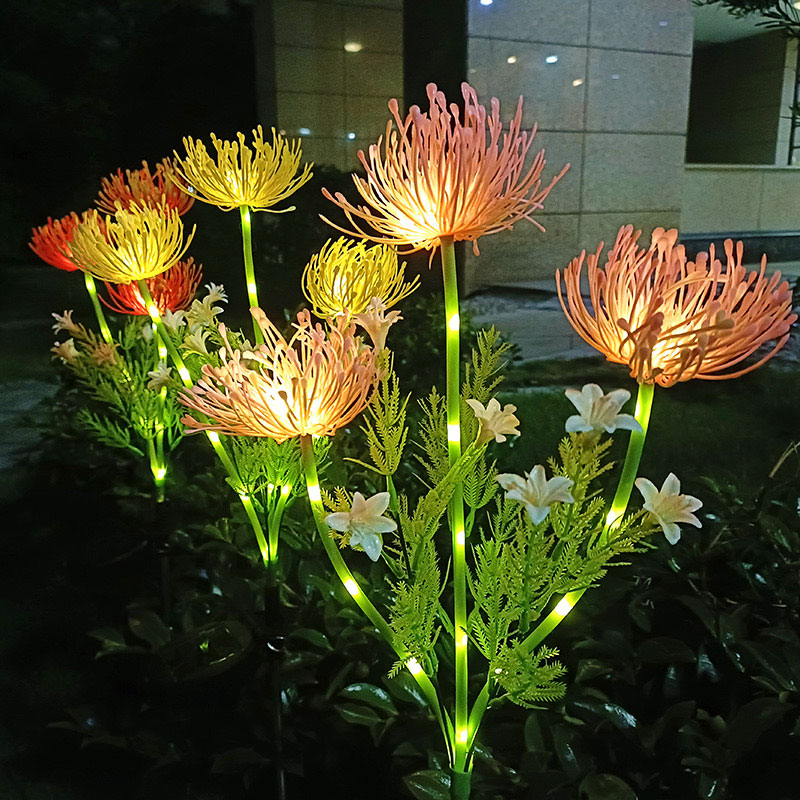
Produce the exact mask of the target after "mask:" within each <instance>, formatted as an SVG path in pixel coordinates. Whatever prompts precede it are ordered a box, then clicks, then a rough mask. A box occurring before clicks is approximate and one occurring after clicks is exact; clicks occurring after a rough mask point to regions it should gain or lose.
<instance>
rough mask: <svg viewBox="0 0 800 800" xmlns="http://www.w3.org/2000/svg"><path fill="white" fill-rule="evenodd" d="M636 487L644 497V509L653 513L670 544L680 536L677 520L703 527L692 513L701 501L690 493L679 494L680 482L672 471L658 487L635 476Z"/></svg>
mask: <svg viewBox="0 0 800 800" xmlns="http://www.w3.org/2000/svg"><path fill="white" fill-rule="evenodd" d="M636 488H637V489H638V490H639V491H640V492H641V493H642V497H643V498H644V503H643V504H642V505H643V507H644V509H645V510H646V511H649V512H650V513H651V514H652V515H653V517H654V518H655V520H656V522H658V524H659V525H660V526H661V529H662V530H663V531H664V536H666V537H667V541H668V542H669V543H670V544H677V542H678V540H679V539H680V538H681V529H680V528H679V527H678V523H679V522H684V523H686V524H688V525H694V526H695V528H702V527H703V525H702V523H701V522H700V520H699V519H698V518H697V517H696V516H695V515H694V513H693V512H695V511H697V510H698V509H699V508H702V507H703V503H702V502H701V501H700V500H698V499H697V498H696V497H692V495H690V494H681V482H680V481H679V480H678V478H677V476H676V475H675V473H674V472H670V474H669V475H667V477H666V478H665V480H664V483H663V484H662V485H661V488H660V489H657V488H656V486H655V484H654V483H653V482H652V481H649V480H647V478H637V479H636Z"/></svg>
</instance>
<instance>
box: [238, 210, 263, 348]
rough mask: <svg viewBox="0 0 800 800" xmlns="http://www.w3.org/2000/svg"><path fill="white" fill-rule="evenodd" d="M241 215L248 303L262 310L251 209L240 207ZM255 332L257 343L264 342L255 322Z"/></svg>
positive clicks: (251, 306)
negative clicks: (255, 265) (254, 257)
mask: <svg viewBox="0 0 800 800" xmlns="http://www.w3.org/2000/svg"><path fill="white" fill-rule="evenodd" d="M239 215H240V216H241V218H242V252H243V254H244V278H245V281H247V302H248V303H250V308H261V306H259V304H258V286H257V285H256V271H255V268H254V267H253V235H252V233H253V231H252V226H251V224H250V207H249V206H239ZM253 332H254V333H255V337H256V343H257V344H258V343H260V342H263V341H264V336H263V334H262V333H261V328H259V327H258V324H257V323H256V321H255V320H253Z"/></svg>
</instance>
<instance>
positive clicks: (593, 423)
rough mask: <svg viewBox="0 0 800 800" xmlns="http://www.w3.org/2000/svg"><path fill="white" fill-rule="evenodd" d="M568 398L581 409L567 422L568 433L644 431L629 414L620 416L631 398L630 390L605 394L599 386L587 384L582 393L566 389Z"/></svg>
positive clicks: (618, 390) (617, 390) (619, 390)
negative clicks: (618, 430) (623, 407)
mask: <svg viewBox="0 0 800 800" xmlns="http://www.w3.org/2000/svg"><path fill="white" fill-rule="evenodd" d="M565 394H566V396H567V399H568V400H569V401H570V403H572V405H574V406H575V408H576V409H577V410H578V413H577V414H573V415H572V416H571V417H569V418H568V419H567V424H566V430H567V433H602V432H603V431H605V432H606V433H614V431H615V430H617V428H619V429H620V430H626V431H638V432H639V433H641V432H642V426H641V425H640V424H639V423H638V422H637V421H636V419H635V418H634V417H632V416H631V415H630V414H620V413H619V412H620V411H621V410H622V406H624V405H625V403H627V402H628V400H630V399H631V393H630V392H629V391H628V390H627V389H615V390H614V391H613V392H609V393H608V394H604V393H603V390H602V389H601V388H600V387H599V386H598V385H597V384H596V383H587V384H586V385H585V386H584V387H583V388H582V389H581V390H580V391H578V390H577V389H567V390H566V392H565Z"/></svg>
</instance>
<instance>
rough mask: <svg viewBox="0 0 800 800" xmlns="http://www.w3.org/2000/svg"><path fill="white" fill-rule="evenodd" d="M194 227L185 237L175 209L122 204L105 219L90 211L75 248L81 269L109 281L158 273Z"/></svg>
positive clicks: (174, 256) (183, 249) (170, 262)
mask: <svg viewBox="0 0 800 800" xmlns="http://www.w3.org/2000/svg"><path fill="white" fill-rule="evenodd" d="M193 236H194V228H192V232H191V233H190V234H189V237H188V238H187V239H186V240H185V241H184V238H183V223H182V222H181V218H180V215H179V214H178V212H177V211H176V210H175V209H174V208H167V207H166V206H165V205H163V204H162V205H159V206H156V207H155V208H142V207H141V206H136V205H132V206H131V207H130V209H129V210H127V211H126V210H124V209H122V208H118V210H117V212H116V213H115V214H114V216H113V217H110V216H108V217H106V218H105V220H103V218H102V217H101V216H100V214H98V213H97V212H96V211H95V212H89V213H87V215H86V219H85V221H83V222H81V223H80V225H78V226H77V227H76V228H75V231H74V233H73V237H72V252H73V254H74V256H75V260H76V261H77V263H79V264H80V266H81V269H84V270H86V272H89V273H91V274H92V275H94V276H95V277H96V278H100V279H101V280H104V281H109V282H110V283H131V282H132V281H139V280H146V279H147V278H154V277H155V276H156V275H160V274H161V273H162V272H165V271H166V270H167V269H169V268H170V267H171V266H172V265H173V264H175V263H176V262H177V261H178V260H179V259H180V258H181V256H182V255H183V254H184V253H185V252H186V248H187V247H188V246H189V242H191V240H192V237H193Z"/></svg>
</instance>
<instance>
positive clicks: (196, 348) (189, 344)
mask: <svg viewBox="0 0 800 800" xmlns="http://www.w3.org/2000/svg"><path fill="white" fill-rule="evenodd" d="M207 338H208V331H203V330H199V331H193V332H192V333H190V334H187V336H186V337H185V338H184V340H183V344H182V345H181V347H182V348H183V349H184V350H188V351H189V352H190V353H197V354H198V355H201V356H207V355H208V348H207V347H206V339H207Z"/></svg>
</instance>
